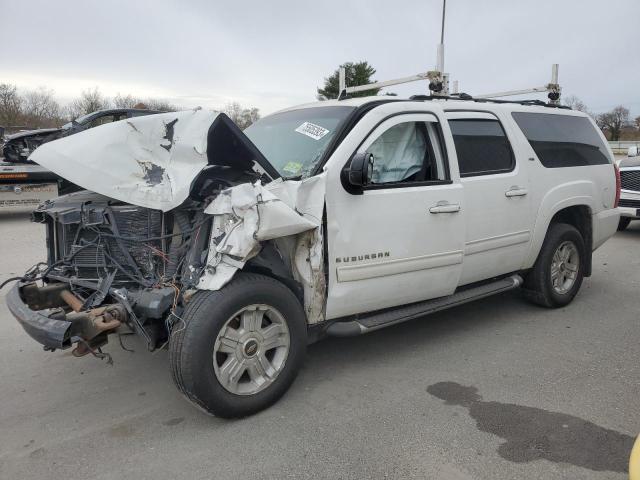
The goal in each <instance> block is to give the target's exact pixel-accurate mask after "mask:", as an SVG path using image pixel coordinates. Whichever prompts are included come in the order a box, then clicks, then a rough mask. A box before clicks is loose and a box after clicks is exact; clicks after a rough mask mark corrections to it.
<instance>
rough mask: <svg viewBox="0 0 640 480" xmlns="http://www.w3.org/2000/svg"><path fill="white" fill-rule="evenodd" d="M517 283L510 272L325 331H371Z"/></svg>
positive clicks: (517, 278) (333, 333) (343, 333)
mask: <svg viewBox="0 0 640 480" xmlns="http://www.w3.org/2000/svg"><path fill="white" fill-rule="evenodd" d="M520 285H522V277H521V276H520V275H511V276H510V277H507V278H503V279H502V280H497V281H495V282H491V283H486V284H484V285H480V286H478V287H473V288H468V289H466V290H462V291H460V292H457V293H454V294H453V295H449V296H448V297H439V298H434V299H432V300H426V301H424V302H419V303H412V304H410V305H405V306H402V307H398V308H394V309H387V310H384V311H382V312H379V313H372V314H368V315H361V316H359V317H358V318H357V319H355V320H350V321H343V322H340V321H337V322H334V323H332V324H331V325H329V327H328V328H327V334H328V335H331V336H333V337H352V336H355V335H361V334H363V333H369V332H373V331H375V330H379V329H381V328H384V327H388V326H389V325H395V324H397V323H402V322H406V321H407V320H412V319H414V318H417V317H422V316H424V315H429V314H430V313H435V312H439V311H441V310H446V309H448V308H451V307H456V306H458V305H462V304H463V303H468V302H472V301H474V300H479V299H481V298H485V297H489V296H491V295H495V294H496V293H501V292H506V291H508V290H513V289H514V288H517V287H519V286H520Z"/></svg>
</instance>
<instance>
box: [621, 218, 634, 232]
mask: <svg viewBox="0 0 640 480" xmlns="http://www.w3.org/2000/svg"><path fill="white" fill-rule="evenodd" d="M630 223H631V219H630V218H629V217H620V221H619V222H618V231H619V232H622V231H623V230H626V229H627V227H628V226H629V224H630Z"/></svg>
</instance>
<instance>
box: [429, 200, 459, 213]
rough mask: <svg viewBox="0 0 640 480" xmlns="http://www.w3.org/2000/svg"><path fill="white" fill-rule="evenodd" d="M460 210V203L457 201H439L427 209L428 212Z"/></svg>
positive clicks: (453, 211) (454, 211)
mask: <svg viewBox="0 0 640 480" xmlns="http://www.w3.org/2000/svg"><path fill="white" fill-rule="evenodd" d="M459 211H460V205H458V204H457V203H440V202H438V204H437V205H434V206H433V207H431V208H430V209H429V212H430V213H456V212H459Z"/></svg>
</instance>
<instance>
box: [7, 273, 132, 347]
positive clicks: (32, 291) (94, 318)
mask: <svg viewBox="0 0 640 480" xmlns="http://www.w3.org/2000/svg"><path fill="white" fill-rule="evenodd" d="M69 296H73V294H71V292H69V290H67V289H66V285H65V284H52V285H48V286H44V287H38V286H37V285H36V284H35V283H27V284H23V283H17V284H16V285H14V286H13V288H12V289H11V290H10V291H9V293H8V294H7V296H6V304H7V307H8V308H9V311H10V312H11V313H12V314H13V316H14V317H15V318H16V319H17V320H18V323H20V325H22V328H23V329H24V330H25V332H27V334H28V335H29V336H30V337H31V338H33V339H34V340H35V341H37V342H38V343H40V344H42V345H43V346H44V347H45V350H55V349H66V348H69V347H71V346H72V345H73V344H74V343H77V344H78V347H77V348H76V350H74V355H76V356H81V355H85V354H86V353H88V352H89V351H91V350H92V349H93V348H98V347H100V346H101V345H102V344H104V343H106V336H107V335H108V334H109V333H112V332H115V330H116V329H117V328H118V327H119V326H120V325H121V324H122V322H123V321H124V320H125V317H126V311H125V310H124V309H123V308H122V307H121V306H120V305H108V306H105V307H100V308H97V309H93V310H89V311H85V312H80V311H73V310H72V311H71V312H65V310H64V309H63V308H62V307H63V305H67V306H69V303H73V301H71V302H69ZM65 298H66V300H65Z"/></svg>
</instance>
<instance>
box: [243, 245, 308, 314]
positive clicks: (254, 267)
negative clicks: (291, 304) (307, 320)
mask: <svg viewBox="0 0 640 480" xmlns="http://www.w3.org/2000/svg"><path fill="white" fill-rule="evenodd" d="M291 270H292V267H291V265H288V264H287V262H286V261H285V259H284V258H283V256H282V255H281V254H280V252H279V251H278V249H277V248H276V247H275V246H274V245H273V244H272V243H271V242H266V243H265V244H264V245H263V247H262V250H260V253H258V255H256V256H255V257H253V258H252V259H251V260H249V261H248V262H247V263H246V264H245V266H244V268H243V269H242V271H244V272H252V273H259V274H261V275H264V276H266V277H271V278H273V279H274V280H278V281H279V282H280V283H283V284H284V285H285V286H287V287H288V288H289V290H291V291H292V292H293V294H294V295H295V296H296V297H298V300H300V303H301V304H302V305H304V289H303V287H302V285H300V283H299V282H297V281H296V280H295V279H294V278H293V274H292V273H291Z"/></svg>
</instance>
